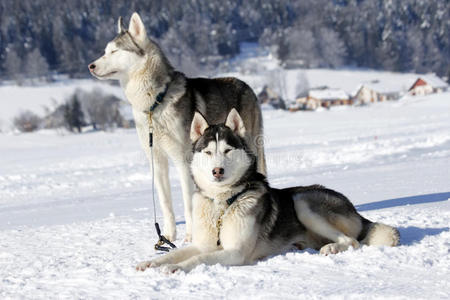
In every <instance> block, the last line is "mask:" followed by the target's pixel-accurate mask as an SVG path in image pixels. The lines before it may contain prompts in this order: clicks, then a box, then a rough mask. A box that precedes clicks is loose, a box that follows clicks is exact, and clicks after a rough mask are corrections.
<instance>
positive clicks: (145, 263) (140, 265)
mask: <svg viewBox="0 0 450 300" xmlns="http://www.w3.org/2000/svg"><path fill="white" fill-rule="evenodd" d="M158 266H159V265H158V264H157V263H155V262H154V261H151V260H148V261H143V262H140V263H138V264H137V266H136V271H145V269H148V268H156V267H158Z"/></svg>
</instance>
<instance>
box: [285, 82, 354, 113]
mask: <svg viewBox="0 0 450 300" xmlns="http://www.w3.org/2000/svg"><path fill="white" fill-rule="evenodd" d="M352 104H353V100H352V99H350V96H349V95H348V94H347V93H346V92H345V91H343V90H341V89H332V88H328V87H326V86H323V87H318V88H314V89H310V90H309V91H307V92H305V93H303V94H300V95H298V96H297V99H296V100H295V106H294V108H293V109H291V110H299V109H302V110H316V109H318V108H319V107H325V108H329V107H331V106H336V105H352Z"/></svg>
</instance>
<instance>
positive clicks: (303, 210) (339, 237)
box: [294, 198, 361, 255]
mask: <svg viewBox="0 0 450 300" xmlns="http://www.w3.org/2000/svg"><path fill="white" fill-rule="evenodd" d="M294 207H295V211H296V214H297V217H298V219H299V221H300V222H301V223H302V224H303V225H304V226H305V227H306V228H307V230H310V231H312V232H313V233H315V234H318V235H320V236H322V237H324V238H326V239H328V240H330V241H333V242H334V243H329V244H326V245H323V246H322V247H321V248H320V253H321V254H324V255H328V254H335V253H338V252H342V251H345V250H347V249H348V248H349V247H353V248H359V243H358V241H357V240H356V239H355V238H354V237H351V236H349V235H347V234H345V233H344V232H342V231H341V230H340V229H339V228H338V227H351V224H350V223H351V220H349V224H346V220H344V219H343V218H342V219H341V220H339V221H338V222H341V223H345V224H341V225H342V226H336V225H337V224H331V223H330V222H329V221H328V220H327V219H325V218H324V217H322V216H321V215H319V214H316V213H314V212H312V211H311V209H310V208H309V206H308V203H307V202H306V201H303V200H302V199H301V198H297V199H295V200H294ZM339 218H341V217H339ZM360 226H361V225H359V227H360Z"/></svg>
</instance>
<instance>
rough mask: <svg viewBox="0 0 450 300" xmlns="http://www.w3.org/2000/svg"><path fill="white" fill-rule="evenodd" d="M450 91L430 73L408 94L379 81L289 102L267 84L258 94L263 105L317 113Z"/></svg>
mask: <svg viewBox="0 0 450 300" xmlns="http://www.w3.org/2000/svg"><path fill="white" fill-rule="evenodd" d="M393 86H394V87H393ZM448 89H449V85H448V84H447V83H446V82H445V81H444V80H443V79H441V78H439V77H438V76H436V75H434V74H427V75H421V76H420V77H418V78H417V79H416V80H415V81H414V83H413V84H412V85H410V86H409V88H407V90H406V91H405V89H404V87H402V86H399V87H395V84H394V85H393V84H389V85H386V84H383V83H381V82H380V81H379V80H373V81H370V82H368V83H362V84H360V85H359V86H356V87H355V90H354V92H350V93H349V92H346V91H344V90H343V89H339V88H330V87H328V86H321V87H314V88H310V89H308V90H306V91H304V92H302V93H301V94H299V95H297V97H296V99H295V100H294V101H292V100H291V101H290V102H287V101H286V99H282V97H281V96H280V95H279V94H277V93H276V92H275V91H274V90H273V89H271V88H269V87H268V86H267V85H266V86H264V88H263V89H262V91H261V92H260V93H259V94H258V99H259V101H260V103H266V104H270V105H272V106H273V107H274V108H277V109H286V110H289V111H299V110H307V111H308V110H309V111H314V110H317V109H320V108H327V109H328V108H331V107H334V106H342V105H367V104H370V103H375V102H384V101H391V100H399V99H400V98H402V97H404V96H406V95H409V96H423V95H429V94H433V93H442V92H445V91H447V90H448Z"/></svg>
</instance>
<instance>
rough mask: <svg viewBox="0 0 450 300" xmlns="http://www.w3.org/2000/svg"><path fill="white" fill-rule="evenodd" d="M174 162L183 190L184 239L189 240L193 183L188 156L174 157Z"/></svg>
mask: <svg viewBox="0 0 450 300" xmlns="http://www.w3.org/2000/svg"><path fill="white" fill-rule="evenodd" d="M174 162H175V166H176V168H177V170H178V173H179V175H180V179H181V189H182V191H183V202H184V218H185V220H186V236H185V241H186V242H190V241H191V240H192V193H193V191H194V183H193V181H192V177H191V172H190V170H189V157H188V156H187V155H186V156H185V157H182V158H180V159H175V160H174Z"/></svg>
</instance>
